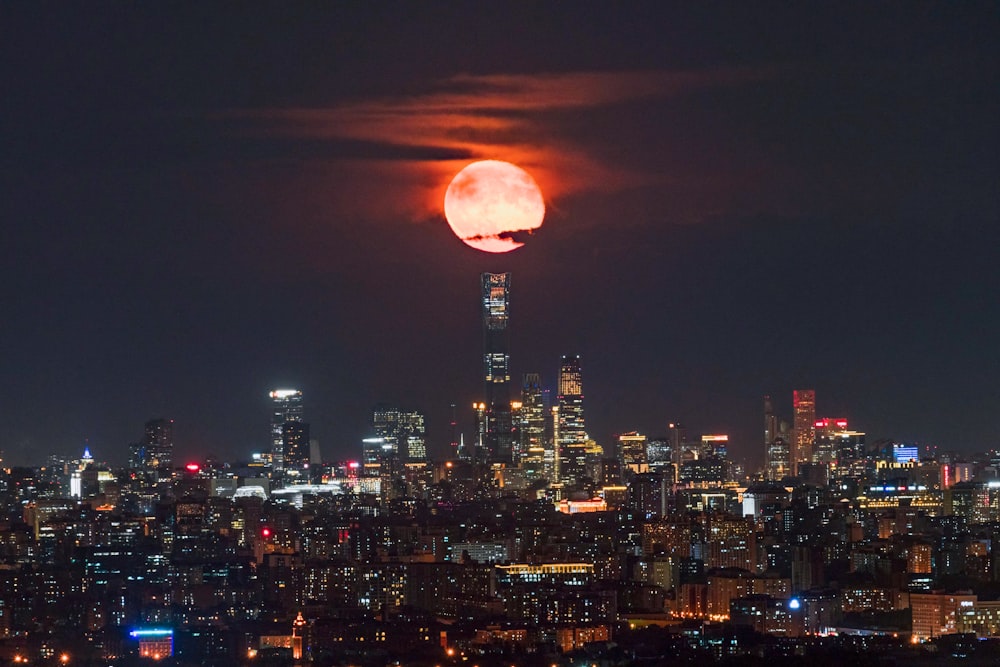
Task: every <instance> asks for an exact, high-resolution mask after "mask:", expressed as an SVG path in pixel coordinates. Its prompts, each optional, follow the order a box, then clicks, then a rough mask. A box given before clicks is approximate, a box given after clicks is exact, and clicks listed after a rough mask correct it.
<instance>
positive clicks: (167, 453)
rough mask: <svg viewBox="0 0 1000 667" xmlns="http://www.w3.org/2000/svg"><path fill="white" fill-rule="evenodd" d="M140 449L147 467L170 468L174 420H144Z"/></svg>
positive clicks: (156, 468) (151, 468)
mask: <svg viewBox="0 0 1000 667" xmlns="http://www.w3.org/2000/svg"><path fill="white" fill-rule="evenodd" d="M142 450H143V456H142V459H143V461H144V462H145V467H146V468H147V469H149V470H164V471H166V470H170V467H171V465H172V464H173V459H174V420H173V419H151V420H149V421H148V422H146V428H145V434H144V436H143V440H142Z"/></svg>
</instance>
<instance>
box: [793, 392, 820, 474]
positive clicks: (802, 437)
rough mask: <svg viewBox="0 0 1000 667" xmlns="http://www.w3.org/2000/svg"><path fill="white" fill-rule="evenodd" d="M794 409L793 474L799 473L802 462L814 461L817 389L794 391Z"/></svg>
mask: <svg viewBox="0 0 1000 667" xmlns="http://www.w3.org/2000/svg"><path fill="white" fill-rule="evenodd" d="M792 411H793V413H794V415H795V417H794V418H795V433H794V438H795V440H794V442H793V446H792V448H791V449H792V451H791V458H792V474H798V466H799V463H800V462H805V463H810V462H812V455H813V443H814V442H815V440H816V391H815V390H813V389H796V390H795V391H793V392H792Z"/></svg>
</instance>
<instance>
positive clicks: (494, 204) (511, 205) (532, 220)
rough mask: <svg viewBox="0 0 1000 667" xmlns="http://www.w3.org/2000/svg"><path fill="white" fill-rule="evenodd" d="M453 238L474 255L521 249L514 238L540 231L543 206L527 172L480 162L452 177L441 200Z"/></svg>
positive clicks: (519, 243)
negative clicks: (463, 244) (516, 235)
mask: <svg viewBox="0 0 1000 667" xmlns="http://www.w3.org/2000/svg"><path fill="white" fill-rule="evenodd" d="M444 216H445V218H447V219H448V224H449V225H450V226H451V230H452V231H453V232H455V236H457V237H458V238H460V239H462V241H463V242H464V243H465V244H466V245H468V246H471V247H473V248H475V249H476V250H482V251H484V252H494V253H500V252H510V251H511V250H516V249H517V248H520V247H521V246H523V245H524V243H522V242H520V241H517V240H515V239H514V238H512V234H517V233H531V232H532V231H534V230H536V229H538V228H539V227H541V226H542V220H543V219H544V218H545V201H544V200H543V199H542V191H541V190H539V189H538V184H537V183H535V179H533V178H532V177H531V175H530V174H528V172H526V171H525V170H524V169H521V168H520V167H518V166H517V165H515V164H511V163H510V162H503V161H501V160H480V161H479V162H473V163H472V164H469V165H467V166H466V167H465V168H464V169H462V171H460V172H458V174H456V175H455V178H453V179H452V181H451V184H450V185H449V186H448V191H447V192H446V193H445V195H444Z"/></svg>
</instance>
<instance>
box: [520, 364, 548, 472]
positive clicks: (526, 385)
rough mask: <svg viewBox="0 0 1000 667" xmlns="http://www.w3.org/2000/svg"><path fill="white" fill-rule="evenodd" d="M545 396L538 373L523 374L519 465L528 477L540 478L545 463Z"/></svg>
mask: <svg viewBox="0 0 1000 667" xmlns="http://www.w3.org/2000/svg"><path fill="white" fill-rule="evenodd" d="M545 417H546V410H545V395H544V394H543V392H542V380H541V376H540V375H539V374H538V373H525V374H524V379H523V382H522V383H521V423H520V436H521V437H520V440H521V444H520V447H519V454H520V463H521V465H522V467H524V468H525V469H527V470H528V475H529V477H533V478H534V477H541V476H542V475H543V474H544V472H543V463H544V461H545Z"/></svg>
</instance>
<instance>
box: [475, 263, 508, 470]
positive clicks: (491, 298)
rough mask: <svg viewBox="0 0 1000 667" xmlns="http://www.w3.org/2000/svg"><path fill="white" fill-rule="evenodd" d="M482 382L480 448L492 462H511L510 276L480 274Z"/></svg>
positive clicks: (505, 274) (504, 274)
mask: <svg viewBox="0 0 1000 667" xmlns="http://www.w3.org/2000/svg"><path fill="white" fill-rule="evenodd" d="M482 301H483V376H484V377H483V379H484V390H485V391H484V399H485V400H484V402H485V403H486V410H485V413H484V418H485V420H486V423H485V425H484V427H483V429H482V431H483V434H484V438H483V443H482V445H483V447H484V448H485V449H486V456H487V457H488V458H489V459H490V460H492V461H503V462H509V461H511V455H512V451H513V444H514V443H513V432H514V424H513V423H512V422H511V414H510V333H509V331H508V329H507V325H508V318H509V316H510V274H509V273H484V274H482Z"/></svg>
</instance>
